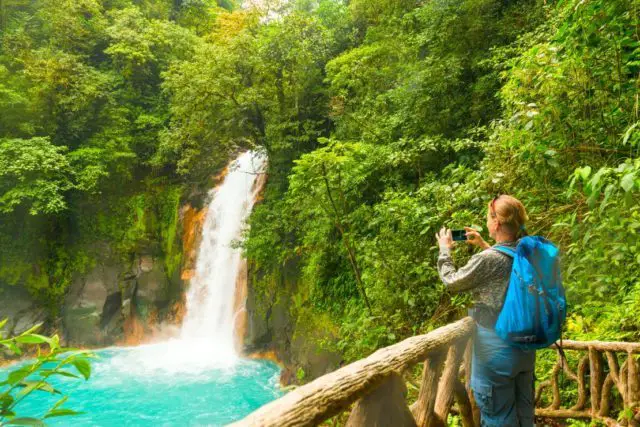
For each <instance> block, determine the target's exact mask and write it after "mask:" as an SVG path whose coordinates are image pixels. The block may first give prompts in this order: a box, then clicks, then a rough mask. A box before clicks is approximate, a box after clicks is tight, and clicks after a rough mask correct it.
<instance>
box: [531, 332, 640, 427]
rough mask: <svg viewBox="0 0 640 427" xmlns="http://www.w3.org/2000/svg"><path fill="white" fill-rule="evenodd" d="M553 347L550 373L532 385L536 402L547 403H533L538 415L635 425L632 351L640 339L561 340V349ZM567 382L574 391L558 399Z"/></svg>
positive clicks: (638, 421) (637, 386)
mask: <svg viewBox="0 0 640 427" xmlns="http://www.w3.org/2000/svg"><path fill="white" fill-rule="evenodd" d="M554 347H555V351H556V353H557V356H556V357H557V361H556V364H555V365H554V367H553V369H552V371H551V377H550V379H548V380H545V381H543V382H541V383H540V384H539V385H538V387H537V389H536V402H537V404H538V406H540V405H541V404H542V401H543V400H546V401H548V402H550V403H549V405H548V406H546V407H544V408H537V409H536V415H537V416H539V417H546V418H577V419H579V418H588V419H596V420H599V421H601V422H603V423H605V424H607V425H611V426H614V425H630V426H640V371H639V369H638V360H637V356H636V355H637V354H640V343H626V342H603V341H569V340H564V341H563V342H562V350H563V351H560V350H559V349H558V347H557V346H554ZM621 361H622V364H620V363H621ZM571 382H573V383H574V384H575V385H574V387H575V389H577V396H575V398H565V399H563V398H562V390H563V389H564V390H567V389H574V388H573V387H571V385H570V383H571ZM614 389H615V393H614ZM543 395H546V396H543ZM543 398H546V399H543Z"/></svg>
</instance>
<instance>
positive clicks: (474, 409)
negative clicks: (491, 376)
mask: <svg viewBox="0 0 640 427" xmlns="http://www.w3.org/2000/svg"><path fill="white" fill-rule="evenodd" d="M473 341H474V340H473V339H470V340H469V341H468V342H467V348H466V349H465V350H464V361H463V367H464V386H465V388H466V390H467V396H469V403H470V404H471V413H472V414H473V425H474V426H479V425H480V408H479V407H478V404H477V403H476V399H475V397H474V395H473V390H471V374H472V372H471V369H472V368H471V366H472V360H473Z"/></svg>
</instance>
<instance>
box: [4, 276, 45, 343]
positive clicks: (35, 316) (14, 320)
mask: <svg viewBox="0 0 640 427" xmlns="http://www.w3.org/2000/svg"><path fill="white" fill-rule="evenodd" d="M0 301H3V302H5V303H3V304H0V319H5V318H6V319H8V320H7V325H6V326H5V332H7V335H17V334H20V333H21V332H24V331H26V330H27V329H29V328H30V327H32V326H33V325H35V324H37V323H41V322H44V321H45V320H46V317H47V316H46V311H45V310H44V309H43V308H42V307H40V306H39V305H38V304H37V303H36V302H35V301H34V300H33V298H32V297H31V295H29V292H27V290H26V289H25V288H23V287H22V286H8V285H6V286H2V287H0Z"/></svg>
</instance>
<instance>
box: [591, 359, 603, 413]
mask: <svg viewBox="0 0 640 427" xmlns="http://www.w3.org/2000/svg"><path fill="white" fill-rule="evenodd" d="M602 364H603V361H602V354H600V352H598V351H597V350H596V349H594V348H593V347H589V373H590V376H591V382H590V384H589V391H590V392H591V415H593V416H594V417H595V416H597V415H598V410H599V409H600V391H601V387H602V380H603V378H602V377H603V368H602Z"/></svg>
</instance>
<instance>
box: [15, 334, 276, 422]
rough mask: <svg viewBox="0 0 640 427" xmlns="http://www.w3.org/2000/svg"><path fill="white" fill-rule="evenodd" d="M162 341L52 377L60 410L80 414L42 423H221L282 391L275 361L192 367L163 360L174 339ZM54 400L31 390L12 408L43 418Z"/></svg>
mask: <svg viewBox="0 0 640 427" xmlns="http://www.w3.org/2000/svg"><path fill="white" fill-rule="evenodd" d="M168 344H169V343H160V344H151V345H143V346H140V347H112V348H107V349H104V350H99V351H97V352H96V354H97V356H98V357H99V358H97V359H94V360H93V361H92V363H91V367H92V374H91V378H89V380H88V381H84V380H76V379H69V378H63V377H56V378H51V382H52V383H53V384H54V386H55V387H57V388H58V389H59V390H60V391H62V392H63V393H64V394H66V395H68V396H69V400H68V401H67V402H66V403H65V405H64V407H67V408H70V409H73V410H76V411H80V412H83V414H81V415H76V416H70V417H59V418H49V419H47V420H46V421H47V425H49V426H100V427H111V426H114V427H115V426H118V427H119V426H223V425H226V424H228V423H231V422H234V421H237V420H240V419H242V418H244V417H245V416H246V415H248V414H249V413H251V412H252V411H254V410H256V409H257V408H259V407H260V406H262V405H264V404H266V403H268V402H270V401H271V400H274V399H276V398H278V397H280V396H281V394H282V393H281V392H280V388H279V385H278V376H279V372H280V369H279V368H278V366H277V365H275V364H274V363H271V362H268V361H262V360H249V359H241V358H238V359H236V360H226V361H225V362H224V363H223V362H221V361H219V360H218V361H214V362H213V363H210V364H209V366H203V365H201V364H200V365H197V367H194V365H193V364H190V363H189V361H188V360H184V359H182V358H179V359H177V360H176V359H173V361H172V359H171V358H167V357H166V356H167V354H171V351H170V350H169V347H170V346H171V347H172V348H176V345H178V343H171V344H169V345H168ZM168 350H169V352H168ZM187 353H188V347H186V348H185V353H184V354H185V355H186V354H187ZM154 356H155V358H154ZM181 359H182V360H181ZM201 360H202V359H201ZM59 398H60V396H58V395H50V394H48V393H44V392H34V393H33V394H32V395H31V396H30V397H29V398H28V400H25V401H23V402H21V403H20V404H19V405H18V407H17V413H18V414H19V415H20V416H42V414H43V413H44V412H45V411H46V410H47V409H48V408H49V407H51V405H53V404H54V403H55V402H56V401H57V400H58V399H59Z"/></svg>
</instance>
